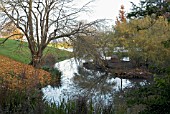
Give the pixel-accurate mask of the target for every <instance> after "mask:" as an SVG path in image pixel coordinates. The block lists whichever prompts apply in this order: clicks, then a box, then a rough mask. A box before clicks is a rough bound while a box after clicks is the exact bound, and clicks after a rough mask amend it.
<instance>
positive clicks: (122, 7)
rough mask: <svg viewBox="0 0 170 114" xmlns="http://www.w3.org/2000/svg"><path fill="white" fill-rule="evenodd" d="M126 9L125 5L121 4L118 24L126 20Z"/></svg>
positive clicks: (117, 19)
mask: <svg viewBox="0 0 170 114" xmlns="http://www.w3.org/2000/svg"><path fill="white" fill-rule="evenodd" d="M124 9H125V7H124V5H121V7H120V10H119V17H116V25H118V24H120V23H121V22H126V16H125V11H124Z"/></svg>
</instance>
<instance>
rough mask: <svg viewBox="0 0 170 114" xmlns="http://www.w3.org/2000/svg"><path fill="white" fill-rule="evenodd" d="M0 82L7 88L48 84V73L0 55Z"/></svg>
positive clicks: (25, 87) (49, 78) (23, 87)
mask: <svg viewBox="0 0 170 114" xmlns="http://www.w3.org/2000/svg"><path fill="white" fill-rule="evenodd" d="M0 79H1V80H2V81H0V84H3V85H4V86H5V87H8V88H9V89H16V88H18V89H27V88H32V87H36V86H38V85H45V84H48V83H49V82H50V80H51V76H50V73H48V72H46V71H44V70H41V69H35V68H34V67H32V66H30V65H26V64H23V63H20V62H17V61H14V60H12V59H9V58H7V57H4V56H1V55H0Z"/></svg>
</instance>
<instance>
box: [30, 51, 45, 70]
mask: <svg viewBox="0 0 170 114" xmlns="http://www.w3.org/2000/svg"><path fill="white" fill-rule="evenodd" d="M42 56H43V55H42V53H40V52H39V53H36V54H32V60H31V62H30V63H29V64H30V65H32V66H33V67H35V68H40V67H41V61H42Z"/></svg>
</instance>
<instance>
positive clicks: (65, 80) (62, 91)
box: [42, 58, 144, 105]
mask: <svg viewBox="0 0 170 114" xmlns="http://www.w3.org/2000/svg"><path fill="white" fill-rule="evenodd" d="M79 66H81V65H80V64H79V63H77V62H76V61H75V60H74V59H73V58H72V59H68V60H64V61H62V62H59V63H56V65H55V67H57V68H58V69H59V70H60V71H61V72H62V78H61V84H62V86H61V87H58V88H57V87H56V88H52V87H51V86H50V85H49V86H47V87H45V88H42V92H43V93H44V99H45V100H46V101H49V102H55V103H57V104H60V101H62V100H63V99H64V100H65V101H67V100H68V99H74V98H75V99H76V98H77V97H79V96H83V97H86V98H87V99H89V100H92V101H93V103H95V104H96V103H99V104H103V103H104V104H105V105H109V104H110V103H112V101H113V95H114V93H115V91H119V90H122V89H124V88H125V87H130V86H134V83H133V82H132V81H129V80H126V79H120V78H115V77H114V76H112V75H110V74H109V75H108V74H106V73H102V72H99V71H92V70H87V69H85V68H83V67H79ZM134 82H136V81H134ZM139 83H140V82H139ZM142 84H144V83H142Z"/></svg>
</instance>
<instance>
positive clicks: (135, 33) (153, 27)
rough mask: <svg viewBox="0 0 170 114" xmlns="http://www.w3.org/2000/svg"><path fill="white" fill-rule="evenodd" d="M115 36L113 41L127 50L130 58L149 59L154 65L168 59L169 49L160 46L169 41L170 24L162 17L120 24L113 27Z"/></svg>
mask: <svg viewBox="0 0 170 114" xmlns="http://www.w3.org/2000/svg"><path fill="white" fill-rule="evenodd" d="M115 34H116V35H115V36H116V37H114V39H113V41H114V42H116V43H118V44H119V45H120V46H123V47H125V48H126V49H128V50H129V52H128V55H129V56H130V57H131V58H133V57H142V59H143V60H146V59H148V58H149V59H150V60H151V61H154V62H155V63H156V64H161V63H163V62H166V61H167V60H168V59H169V56H170V49H167V48H165V47H164V45H163V44H162V42H163V41H167V40H170V24H169V23H168V21H167V20H166V19H165V18H164V17H159V18H158V19H154V18H151V17H149V16H147V17H145V18H141V19H133V20H130V21H129V22H126V23H125V22H124V23H121V24H119V25H117V26H116V27H115ZM122 39H123V40H122Z"/></svg>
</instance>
